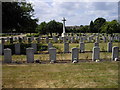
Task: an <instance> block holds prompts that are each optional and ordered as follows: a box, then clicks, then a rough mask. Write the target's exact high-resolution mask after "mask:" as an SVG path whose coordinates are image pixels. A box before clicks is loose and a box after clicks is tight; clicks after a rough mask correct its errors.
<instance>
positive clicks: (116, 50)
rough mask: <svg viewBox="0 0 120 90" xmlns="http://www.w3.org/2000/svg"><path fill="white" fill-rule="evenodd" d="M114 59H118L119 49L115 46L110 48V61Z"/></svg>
mask: <svg viewBox="0 0 120 90" xmlns="http://www.w3.org/2000/svg"><path fill="white" fill-rule="evenodd" d="M115 58H117V59H118V58H119V47H116V46H114V47H113V48H112V60H115Z"/></svg>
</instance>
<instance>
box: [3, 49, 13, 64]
mask: <svg viewBox="0 0 120 90" xmlns="http://www.w3.org/2000/svg"><path fill="white" fill-rule="evenodd" d="M11 62H12V52H11V49H9V48H6V49H4V63H11Z"/></svg>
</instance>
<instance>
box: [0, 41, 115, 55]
mask: <svg viewBox="0 0 120 90" xmlns="http://www.w3.org/2000/svg"><path fill="white" fill-rule="evenodd" d="M14 46H15V54H16V55H19V54H21V47H20V43H16V44H15V45H14ZM94 46H98V47H99V43H97V42H96V43H94ZM112 46H113V45H112V42H108V45H107V51H108V52H112ZM0 47H2V49H1V52H0V54H2V53H3V52H4V51H3V49H4V45H3V44H0ZM31 47H32V48H33V49H34V53H37V44H36V43H31ZM51 47H53V44H52V43H48V49H49V48H51ZM79 50H80V52H81V53H83V52H85V43H84V42H80V44H79ZM63 52H65V53H69V43H64V51H63Z"/></svg>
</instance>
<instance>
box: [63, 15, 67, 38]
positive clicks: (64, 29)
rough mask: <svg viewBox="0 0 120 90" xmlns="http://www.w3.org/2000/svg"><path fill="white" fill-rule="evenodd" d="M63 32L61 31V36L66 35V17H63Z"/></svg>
mask: <svg viewBox="0 0 120 90" xmlns="http://www.w3.org/2000/svg"><path fill="white" fill-rule="evenodd" d="M62 21H63V33H62V37H66V33H65V21H66V19H65V18H64V17H63V20H62Z"/></svg>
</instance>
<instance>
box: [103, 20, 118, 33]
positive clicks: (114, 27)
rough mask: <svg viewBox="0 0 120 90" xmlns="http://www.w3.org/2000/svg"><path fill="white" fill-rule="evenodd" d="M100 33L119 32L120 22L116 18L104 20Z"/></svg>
mask: <svg viewBox="0 0 120 90" xmlns="http://www.w3.org/2000/svg"><path fill="white" fill-rule="evenodd" d="M101 29H102V31H101V32H102V33H108V34H112V33H120V24H119V23H118V21H117V20H113V21H109V22H106V23H105V24H104V25H103V26H102V27H101Z"/></svg>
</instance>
